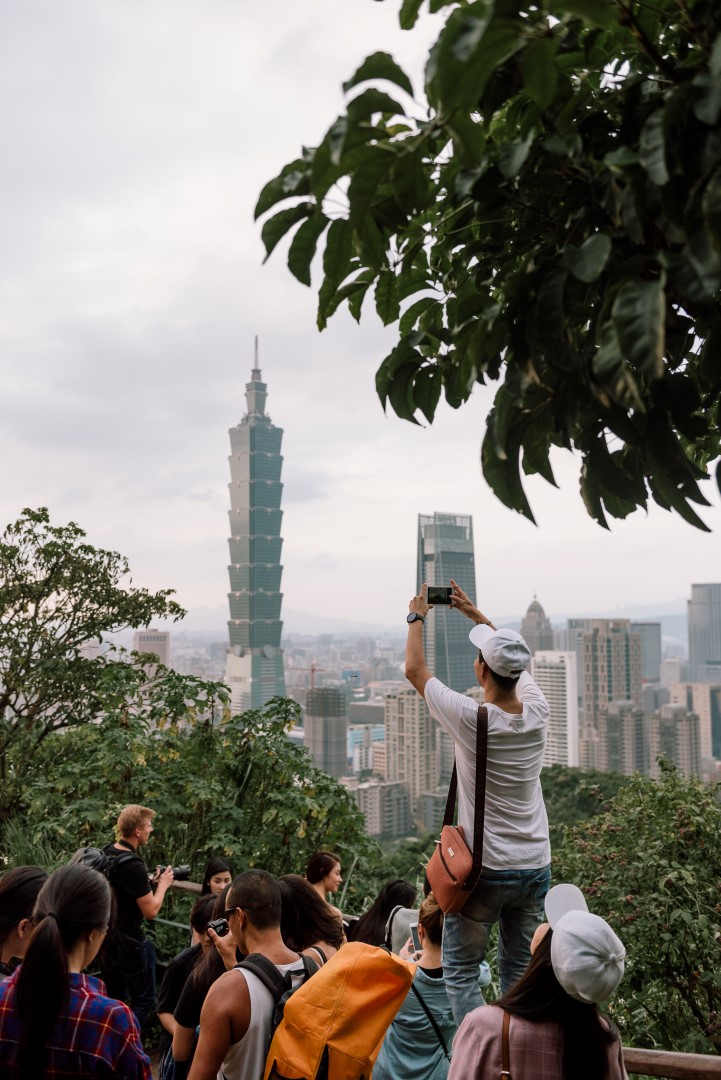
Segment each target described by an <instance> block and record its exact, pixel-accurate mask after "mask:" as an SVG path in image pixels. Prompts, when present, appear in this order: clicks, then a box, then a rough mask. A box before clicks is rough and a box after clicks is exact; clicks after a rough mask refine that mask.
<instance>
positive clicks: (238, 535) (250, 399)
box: [225, 338, 285, 713]
mask: <svg viewBox="0 0 721 1080" xmlns="http://www.w3.org/2000/svg"><path fill="white" fill-rule="evenodd" d="M266 397H267V386H266V384H265V383H264V382H263V381H262V380H261V374H260V368H259V367H258V339H257V338H256V339H255V366H254V368H253V370H252V372H251V376H250V382H249V383H246V386H245V400H246V405H247V412H246V414H245V416H244V417H243V419H242V420H241V421H240V423H239V424H237V425H236V426H235V427H234V428H231V429H230V451H231V452H230V541H229V543H230V566H229V568H228V570H229V573H230V592H229V594H228V601H229V603H230V620H229V622H228V629H229V632H230V649H229V651H228V660H227V665H226V669H225V682H226V684H227V685H228V686H229V688H230V691H231V702H232V709H233V712H234V713H240V712H245V711H246V710H247V709H259V708H260V707H261V706H262V705H264V704H265V703H266V701H268V699H269V698H272V697H275V696H277V695H280V696H284V695H285V675H284V673H283V653H282V651H281V648H280V634H281V629H282V627H283V623H282V622H281V618H280V605H281V601H282V599H283V594H282V593H281V591H280V578H281V574H282V572H283V567H282V566H281V565H280V549H281V545H282V543H283V541H282V540H281V538H280V523H281V519H282V517H283V512H282V510H281V509H280V499H281V494H282V491H283V485H282V483H281V481H280V470H281V466H282V464H283V458H282V457H281V453H280V443H281V439H282V438H283V431H282V429H281V428H278V427H276V426H275V425H274V424H272V423H271V420H270V417H269V416H268V415H267V414H266V411H265V402H266Z"/></svg>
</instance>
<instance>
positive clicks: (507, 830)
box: [0, 583, 626, 1080]
mask: <svg viewBox="0 0 721 1080" xmlns="http://www.w3.org/2000/svg"><path fill="white" fill-rule="evenodd" d="M450 601H451V606H452V607H455V608H457V609H458V610H459V611H460V612H461V613H462V614H463V615H465V616H467V617H468V618H469V619H470V620H471V622H472V623H473V628H472V629H471V632H470V635H469V636H470V640H471V644H472V645H473V647H474V649H475V650H476V652H477V656H476V659H475V661H474V671H475V674H476V677H477V680H478V682H479V684H480V685H481V686H482V687H483V689H484V692H485V695H484V696H485V709H486V714H487V722H488V751H487V764H486V771H487V778H486V780H487V782H486V792H485V830H484V834H483V838H482V839H483V860H482V870H481V872H480V877H479V878H478V880H477V882H476V883H475V884H474V885H473V888H472V891H471V892H470V896H469V898H468V900H467V901H466V904H465V906H463V908H462V909H461V910H459V911H454V912H452V913H449V914H446V915H444V913H443V911H442V910H441V908H440V906H439V904H438V902H437V901H436V899H435V897H434V896H433V893H432V892H431V891H430V886H429V883H428V882H427V881H426V883H425V888H424V890H423V893H424V895H422V896H419V895H418V892H417V889H416V887H415V886H414V885H412V884H409V883H408V882H406V881H402V880H394V881H389V882H388V883H387V884H386V885H385V886H384V887H383V888H382V889H381V891H380V893H379V895H378V897H377V898H376V899H375V901H374V902H373V903H372V904H371V906H370V907H369V909H368V910H367V911H366V912H365V913H363V914H362V915H361V916H360V917H357V918H354V917H349V916H348V915H347V914H346V913H344V912H343V911H342V910H341V908H342V903H341V908H339V907H338V906H336V903H335V901H336V900H337V896H338V892H339V889H340V886H341V884H342V880H343V879H342V871H341V860H340V858H339V856H338V855H337V854H335V853H333V852H328V851H320V852H316V853H315V854H314V855H313V856H312V857H311V858H310V860H309V862H308V865H307V866H306V867H305V873H304V874H298V873H288V874H285V875H284V876H282V877H280V878H278V879H276V878H275V877H273V876H272V875H271V874H269V873H267V872H266V871H264V870H261V869H255V868H254V869H249V870H245V871H244V872H242V873H240V874H237V875H234V873H233V868H232V866H231V865H230V863H229V862H228V861H227V860H226V859H223V858H217V859H214V860H212V861H211V862H210V863H209V864H208V866H207V868H206V871H205V874H204V876H203V881H202V895H201V896H200V897H199V898H198V899H197V901H196V903H195V904H194V906H193V909H192V912H191V917H190V932H191V935H192V938H191V941H190V944H189V945H188V947H187V948H185V949H183V951H182V952H181V953H179V954H178V956H176V957H175V958H174V959H173V960H172V961H171V962H170V964H169V965H168V966H167V968H166V970H165V974H164V977H163V979H162V982H161V985H160V987H159V989H157V988H156V982H155V979H156V975H155V972H156V957H155V950H154V946H153V942H152V940H151V939H150V938H148V937H147V936H146V934H145V931H144V926H145V923H146V921H147V920H152V919H153V918H155V917H156V916H157V915H158V913H159V911H160V910H161V908H162V905H163V902H164V899H165V896H166V894H167V891H168V889H169V888H170V886H171V885H172V884H173V869H172V867H170V866H168V867H165V868H162V867H161V868H158V871H157V872H156V873H155V874H154V875H152V876H151V875H149V874H148V870H147V867H146V866H145V863H144V862H143V860H142V858H141V856H140V854H139V851H140V849H141V848H142V847H143V846H144V845H146V844H147V843H148V841H149V839H150V836H151V833H152V831H153V817H154V812H153V811H152V810H151V809H150V808H148V807H144V806H140V805H132V806H127V807H125V808H124V809H123V810H122V812H121V814H120V816H119V818H118V823H117V836H116V840H115V841H114V842H113V843H111V844H108V846H107V847H106V848H105V849H102V850H101V849H82V851H81V852H79V853H77V855H76V856H75V857H74V859H73V861H71V862H70V863H69V864H68V865H66V866H63V867H61V868H60V869H57V870H55V871H53V872H52V873H51V874H47V873H46V871H45V870H43V869H41V868H38V867H18V868H15V869H12V870H8V871H7V872H6V873H5V874H4V876H3V877H2V878H1V879H0V1075H2V1076H3V1077H8V1078H9V1080H35V1078H36V1077H37V1078H44V1077H54V1076H58V1075H68V1076H70V1075H72V1076H77V1077H105V1076H108V1077H110V1076H113V1077H119V1078H121V1080H123V1078H126V1077H127V1078H128V1080H148V1078H150V1077H151V1066H150V1060H149V1057H148V1054H147V1052H146V1048H144V1046H143V1042H142V1039H141V1031H142V1032H147V1030H148V1024H149V1022H150V1021H151V1018H154V1017H155V1016H157V1018H158V1019H159V1021H160V1025H161V1028H162V1033H161V1038H160V1044H159V1073H160V1077H161V1078H162V1080H182V1078H184V1077H186V1076H187V1077H189V1080H215V1078H216V1077H218V1078H220V1080H262V1078H263V1076H264V1074H265V1073H266V1057H267V1054H268V1048H269V1044H270V1040H271V1035H272V1033H273V1030H274V1027H275V1025H276V1024H277V1022H278V1010H277V1003H278V1000H279V998H281V991H283V990H284V997H283V998H281V1000H285V998H286V997H287V996H288V995H289V994H291V993H292V992H293V990H295V989H296V988H298V987H300V986H302V985H304V984H305V983H306V982H307V980H308V979H311V978H315V977H316V974H317V972H318V971H319V970H320V969H321V968H323V967H324V966H325V965H326V964H333V963H334V958H336V956H337V954H339V953H341V955H342V956H344V955H347V954H345V953H342V950H343V949H345V948H346V947H347V946H346V943H347V942H356V943H364V944H365V945H366V946H370V947H373V948H372V949H371V952H373V953H374V954H375V953H378V954H379V955H380V950H381V949H383V950H387V951H388V952H389V953H393V954H396V955H397V957H398V958H399V962H400V963H401V967H403V970H404V971H408V970H409V969H408V968H406V967H405V964H406V963H407V964H409V965H412V969H411V974H412V981H410V975H409V976H408V978H409V984H410V992H409V993H407V996H404V997H403V998H402V1000H400V999H399V1003H398V1007H397V1009H396V1011H395V1014H394V1015H393V1016H392V1018H390V1022H389V1026H388V1028H387V1031H386V1034H385V1038H384V1039H383V1042H382V1045H381V1046H380V1049H379V1050H378V1048H377V1047H376V1046H374V1047H372V1048H370V1049H371V1050H372V1051H373V1053H376V1052H377V1053H378V1056H377V1060H376V1063H375V1067H374V1070H373V1076H374V1077H375V1078H376V1080H446V1078H447V1080H466V1078H469V1077H470V1078H479V1080H480V1078H485V1077H489V1078H490V1077H494V1078H495V1077H496V1076H498V1075H501V1073H502V1072H503V1071H505V1072H506V1073H507V1074H509V1075H510V1076H512V1077H513V1080H531V1078H534V1080H535V1078H536V1077H538V1076H541V1075H542V1076H544V1078H547V1080H572V1078H573V1080H575V1078H576V1077H578V1076H580V1075H583V1076H584V1077H588V1078H590V1080H622V1078H624V1077H625V1076H626V1072H625V1069H624V1064H623V1054H622V1049H621V1043H620V1039H619V1035H618V1032H617V1031H616V1030H615V1029H614V1028H613V1026H612V1025H611V1024H610V1022H609V1021H608V1020H607V1019H606V1018H605V1017H604V1016H603V1015H602V1014H601V1013H600V1012H599V1009H598V1006H599V1004H600V1003H601V1002H603V1001H604V1000H606V999H607V998H608V997H609V996H610V995H611V994H612V993H613V991H614V990H615V988H616V987H617V985H618V983H619V982H620V979H621V978H622V976H623V970H624V958H625V951H624V948H623V945H622V944H621V942H620V941H619V939H618V937H617V936H616V935H615V933H614V932H613V930H612V929H611V927H610V926H609V925H608V924H607V923H606V922H605V921H604V920H603V919H601V918H599V917H598V916H596V915H593V914H592V913H590V912H589V911H588V908H587V905H586V902H585V899H584V897H583V894H582V893H581V891H580V890H579V889H578V888H576V887H575V886H574V885H568V884H562V885H557V886H555V887H554V888H550V889H549V885H550V848H549V843H548V824H547V819H546V812H545V807H544V805H543V798H542V795H541V790H540V783H539V775H540V767H541V761H542V757H543V748H544V745H545V737H546V730H547V725H548V705H547V703H546V701H545V698H544V697H543V695H542V694H541V692H540V690H539V689H538V687H537V686H536V685H535V683H534V682H533V680H532V679H531V678H530V676H529V675H528V673H527V671H526V668H527V666H528V661H529V659H530V653H529V651H528V647H527V645H526V643H525V642H524V641H523V639H522V638H521V637H520V635H518V634H515V633H514V632H513V631H508V630H500V631H499V630H496V628H495V627H494V626H493V625H492V624H491V623H490V621H489V620H488V619H487V618H486V617H485V616H484V615H482V613H481V612H480V611H479V609H478V608H476V607H475V605H474V604H473V603H472V602H471V601H470V599H469V598H468V597H467V596H466V594H465V593H463V591H462V590H461V589H460V588H459V587H458V586H457V585H456V584H455V583H452V587H451V593H450ZM428 611H429V605H428V603H427V595H426V590H425V587H424V589H423V590H422V591H421V593H420V594H419V595H418V596H416V597H414V598H413V599H412V600H411V602H410V605H409V615H408V649H407V658H406V674H407V677H408V678H409V680H410V681H411V683H412V684H413V685H414V686H415V687H416V689H417V690H418V691H419V693H421V694H422V695H423V696H424V697H425V699H426V702H427V704H428V707H429V710H430V712H431V714H432V715H433V716H434V717H435V718H436V720H438V722H439V723H440V724H441V725H442V727H443V728H444V729H445V730H446V731H448V732H449V733H450V734H451V736H452V737H453V739H454V743H455V750H456V767H457V771H458V789H459V797H460V804H459V817H460V823H461V825H462V827H463V829H464V831H465V835H466V837H472V836H473V829H472V822H473V820H474V793H475V791H476V782H475V781H476V777H475V771H476V758H475V748H476V725H477V724H478V723H479V719H478V716H479V713H478V707H477V705H476V703H475V702H473V701H472V699H470V698H468V697H466V696H465V695H461V694H456V693H455V692H454V691H452V690H450V689H449V688H448V687H445V686H443V684H442V683H440V682H439V680H438V679H436V678H435V677H434V676H433V675H432V674H431V672H430V671H429V670H428V668H427V667H426V663H425V657H424V649H423V637H422V632H423V623H424V620H425V618H426V616H427V613H428ZM479 805H480V804H479ZM495 924H497V925H498V964H497V973H498V977H497V982H498V984H499V986H500V997H499V998H498V999H497V1000H496V1001H494V1002H493V1003H492V1004H489V1005H486V1003H485V1000H484V996H483V989H484V987H485V986H487V985H488V983H489V982H490V981H491V973H490V969H489V966H488V962H487V961H486V950H487V944H488V939H489V934H490V931H491V928H492V927H493V926H494V925H495ZM350 951H352V950H349V952H350ZM340 962H341V957H340V956H339V957H338V960H336V963H340ZM394 962H395V961H394ZM88 968H91V969H92V970H98V971H99V974H100V977H95V976H94V975H91V974H88V973H87V969H88ZM330 970H331V969H330V968H328V971H329V972H330ZM313 985H314V986H315V985H320V984H319V983H318V984H316V983H313ZM379 993H380V989H379ZM404 994H405V991H404ZM394 1008H395V1006H394ZM351 1019H352V1022H353V1025H355V1027H356V1030H357V1032H360V1033H362V1031H363V1024H364V1016H363V1015H358V1016H357V1017H355V1016H352V1017H351ZM329 1080H332V1068H331V1069H330V1070H329Z"/></svg>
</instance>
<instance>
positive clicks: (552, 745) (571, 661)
mask: <svg viewBox="0 0 721 1080" xmlns="http://www.w3.org/2000/svg"><path fill="white" fill-rule="evenodd" d="M531 671H532V674H533V678H534V679H535V681H536V682H537V683H538V686H539V687H540V689H541V690H542V691H543V693H544V694H545V696H546V700H547V701H548V704H549V707H550V710H551V714H550V717H549V721H548V738H547V740H546V750H545V752H544V755H543V764H544V766H546V765H570V766H578V761H579V758H578V687H577V676H576V653H575V652H554V651H553V650H539V651H538V652H536V654H535V656H534V657H533V660H532V661H531Z"/></svg>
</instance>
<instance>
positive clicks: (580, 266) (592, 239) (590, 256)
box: [564, 233, 611, 285]
mask: <svg viewBox="0 0 721 1080" xmlns="http://www.w3.org/2000/svg"><path fill="white" fill-rule="evenodd" d="M610 254H611V239H610V237H609V236H606V234H605V233H594V234H593V236H589V238H588V239H587V240H585V241H584V242H583V243H582V244H581V246H580V247H567V248H566V249H565V251H564V258H565V262H566V265H567V267H568V269H569V270H570V271H571V273H572V274H573V276H574V277H576V278H578V280H579V281H583V282H585V283H586V284H587V285H588V284H590V283H591V282H592V281H597V280H598V278H599V277H600V276H601V273H602V271H603V268H604V267H605V265H606V263H607V262H608V256H609V255H610Z"/></svg>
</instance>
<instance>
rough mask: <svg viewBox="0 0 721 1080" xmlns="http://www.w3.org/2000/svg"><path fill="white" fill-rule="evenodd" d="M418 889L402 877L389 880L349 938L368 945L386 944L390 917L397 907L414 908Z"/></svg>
mask: <svg viewBox="0 0 721 1080" xmlns="http://www.w3.org/2000/svg"><path fill="white" fill-rule="evenodd" d="M415 902H416V890H415V888H414V886H413V885H410V884H409V883H408V882H407V881H403V880H402V878H396V880H395V881H387V882H386V883H385V885H384V886H383V888H382V889H381V891H380V892H379V893H378V896H377V897H376V898H375V900H374V901H373V903H372V904H371V906H370V907H369V908H368V910H367V911H366V913H365V915H361V917H360V919H358V921H357V922H356V923H355V924H354V925H353V926H352V927H351V928H350V930H349V932H348V939H349V940H352V941H364V942H365V943H366V944H367V945H384V944H385V937H386V924H387V922H388V917H389V915H390V913H391V912H392V911H393V908H395V907H402V908H412V907H413V906H414V904H415Z"/></svg>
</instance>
